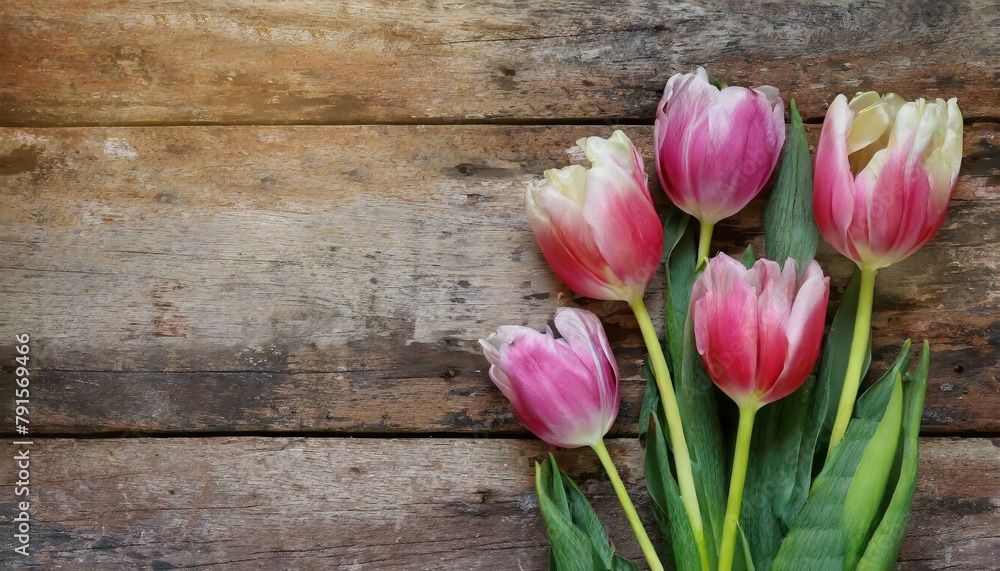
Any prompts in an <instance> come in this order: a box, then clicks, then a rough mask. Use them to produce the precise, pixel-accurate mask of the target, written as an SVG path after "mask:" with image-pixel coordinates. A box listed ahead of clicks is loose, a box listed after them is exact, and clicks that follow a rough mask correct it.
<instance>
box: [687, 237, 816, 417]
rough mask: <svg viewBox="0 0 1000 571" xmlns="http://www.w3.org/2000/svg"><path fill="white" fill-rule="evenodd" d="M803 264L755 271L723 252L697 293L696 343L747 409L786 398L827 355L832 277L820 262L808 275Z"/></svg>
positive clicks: (717, 378) (763, 265)
mask: <svg viewBox="0 0 1000 571" xmlns="http://www.w3.org/2000/svg"><path fill="white" fill-rule="evenodd" d="M797 271H798V270H797V268H796V265H795V260H792V259H789V260H788V261H787V262H785V267H784V269H781V268H780V267H779V266H778V264H777V263H776V262H772V261H771V260H758V261H757V263H755V264H754V265H753V267H752V268H751V269H749V270H748V269H746V267H745V266H744V265H743V264H742V263H740V262H738V261H736V260H734V259H733V258H730V257H729V256H727V255H725V254H719V255H717V256H716V257H715V258H713V259H712V260H711V261H710V262H709V264H708V267H707V269H706V270H705V272H704V273H703V274H702V275H701V276H700V277H699V278H698V281H696V282H695V284H694V289H693V291H692V292H691V312H692V314H693V321H694V334H695V343H696V345H697V347H698V353H699V354H701V358H702V361H704V363H705V368H706V369H707V370H708V374H709V376H710V377H712V380H713V381H714V382H715V384H716V385H717V386H718V387H719V388H720V389H722V391H723V392H724V393H726V394H727V395H728V396H729V398H731V399H733V401H734V402H736V404H737V405H738V406H740V407H741V408H743V407H747V406H753V407H755V408H758V409H759V408H760V407H762V406H764V405H765V404H768V403H771V402H774V401H776V400H779V399H782V398H784V397H786V396H788V395H790V394H791V393H792V392H794V391H795V389H797V388H799V386H800V385H801V384H802V383H803V381H805V379H806V377H807V376H808V375H809V372H810V371H811V370H812V368H813V365H814V364H815V363H816V358H817V357H818V356H819V349H820V340H821V339H822V337H823V323H824V320H825V319H826V302H827V298H828V297H829V291H830V278H826V277H823V270H821V269H820V267H819V264H817V263H816V262H815V261H811V262H809V264H808V265H807V266H806V268H805V271H804V272H803V275H802V277H801V278H799V277H798V274H797Z"/></svg>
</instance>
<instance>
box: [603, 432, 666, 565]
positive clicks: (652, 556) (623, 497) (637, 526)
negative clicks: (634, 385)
mask: <svg viewBox="0 0 1000 571" xmlns="http://www.w3.org/2000/svg"><path fill="white" fill-rule="evenodd" d="M591 448H593V449H594V452H596V453H597V457H598V458H600V459H601V465H603V466H604V471H605V472H607V473H608V478H610V479H611V486H612V487H614V489H615V494H617V495H618V502H619V503H621V505H622V509H624V510H625V517H626V518H628V523H629V525H631V526H632V531H633V532H634V533H635V538H636V539H638V540H639V547H640V548H642V555H643V556H644V557H645V558H646V563H648V564H649V568H650V570H651V571H663V564H662V563H660V558H659V557H658V556H657V555H656V549H655V548H653V543H652V542H651V541H649V536H648V535H646V528H644V527H642V522H641V521H639V514H637V513H636V512H635V506H634V505H633V504H632V498H630V497H629V496H628V492H627V491H626V490H625V484H624V483H622V479H621V476H619V475H618V469H617V468H615V464H614V462H612V461H611V456H610V455H609V454H608V449H607V448H605V447H604V441H603V440H600V441H598V442H597V444H595V445H593V446H592V447H591Z"/></svg>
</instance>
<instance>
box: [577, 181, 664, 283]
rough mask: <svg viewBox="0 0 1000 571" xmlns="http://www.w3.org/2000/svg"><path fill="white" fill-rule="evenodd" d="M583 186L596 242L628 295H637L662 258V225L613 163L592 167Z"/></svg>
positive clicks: (586, 212) (643, 194)
mask: <svg viewBox="0 0 1000 571" xmlns="http://www.w3.org/2000/svg"><path fill="white" fill-rule="evenodd" d="M587 186H588V191H587V196H588V198H587V203H586V204H585V205H584V207H583V218H584V220H586V222H587V224H588V225H589V227H590V231H591V234H592V236H593V239H594V242H595V243H596V245H597V248H598V249H599V250H600V252H601V255H602V257H603V259H604V261H605V262H606V263H607V265H608V266H609V267H610V268H611V271H612V272H613V273H614V275H615V276H617V277H618V279H619V280H620V281H621V283H622V284H623V286H624V288H625V289H626V290H627V291H628V293H629V295H630V296H632V297H635V296H641V295H642V293H643V292H644V291H645V289H646V285H647V284H649V282H650V281H651V280H652V279H653V276H654V274H655V273H656V270H657V268H658V267H659V265H660V260H661V259H662V256H663V226H662V225H661V224H660V218H659V217H658V216H657V214H656V210H655V209H654V208H653V202H652V200H651V199H650V198H649V196H648V194H646V192H643V190H642V189H641V188H638V187H637V186H636V185H635V184H634V181H633V180H632V178H631V177H629V175H628V174H627V173H625V172H624V171H621V170H620V169H618V168H617V167H615V166H612V165H596V166H594V167H593V168H591V169H590V173H589V176H588V177H587ZM627 301H628V300H627Z"/></svg>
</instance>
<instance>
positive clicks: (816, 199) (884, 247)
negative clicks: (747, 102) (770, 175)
mask: <svg viewBox="0 0 1000 571" xmlns="http://www.w3.org/2000/svg"><path fill="white" fill-rule="evenodd" d="M961 163H962V112H961V111H960V110H959V109H958V104H957V103H956V100H955V99H954V98H953V99H951V100H949V101H948V102H947V103H945V102H944V101H943V100H941V99H938V100H937V101H935V102H930V103H928V102H926V101H924V100H923V99H918V100H917V101H912V102H909V103H907V102H904V101H903V100H902V99H901V98H900V97H899V96H898V95H895V94H893V93H890V94H888V95H885V96H884V97H879V95H878V94H877V93H875V92H872V91H869V92H867V93H859V94H858V95H857V96H855V97H854V99H852V100H851V102H850V103H848V102H847V98H846V97H844V96H843V95H838V96H837V97H836V99H834V100H833V103H832V104H831V105H830V108H829V109H828V110H827V112H826V119H825V120H824V121H823V132H822V134H821V135H820V140H819V145H818V146H817V148H816V171H815V183H814V185H813V212H814V214H815V216H816V224H817V226H819V230H820V232H821V233H822V234H823V237H824V238H826V240H827V241H828V242H829V243H830V244H831V245H832V246H833V247H834V248H836V249H837V251H839V252H840V253H841V254H843V255H845V256H847V257H848V258H850V259H852V260H854V262H855V263H857V264H858V266H859V267H863V266H870V267H871V268H873V269H876V270H877V269H879V268H884V267H886V266H889V265H890V264H893V263H895V262H898V261H899V260H902V259H903V258H906V257H907V256H909V255H910V254H912V253H913V252H915V251H917V250H918V249H919V248H920V247H921V246H923V245H924V244H926V243H927V242H929V241H930V240H931V238H933V237H934V235H935V234H936V233H937V231H938V229H939V228H940V227H941V224H942V223H943V222H944V217H945V213H946V211H947V209H948V203H949V202H950V201H951V195H952V192H953V191H954V190H955V182H956V181H957V180H958V169H959V167H960V166H961Z"/></svg>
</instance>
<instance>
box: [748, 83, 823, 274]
mask: <svg viewBox="0 0 1000 571" xmlns="http://www.w3.org/2000/svg"><path fill="white" fill-rule="evenodd" d="M789 117H790V125H789V129H788V137H787V138H786V139H785V146H784V148H782V150H781V168H780V169H779V170H778V178H777V179H776V180H775V183H774V190H772V191H771V196H770V198H769V199H768V201H767V204H766V205H765V206H764V212H763V217H762V218H763V226H764V244H765V245H766V248H767V257H768V259H771V260H774V261H776V262H778V263H779V264H784V263H785V260H787V259H788V258H792V259H794V260H795V262H796V263H797V264H798V267H799V269H802V268H805V264H806V262H808V261H809V260H812V259H813V256H815V255H816V245H817V244H819V230H817V228H816V222H815V221H814V220H813V211H812V186H813V185H812V161H811V160H810V158H809V142H808V141H806V131H805V129H804V128H803V126H802V117H800V116H799V110H798V107H796V105H795V101H794V100H793V101H792V102H791V104H790V105H789Z"/></svg>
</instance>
